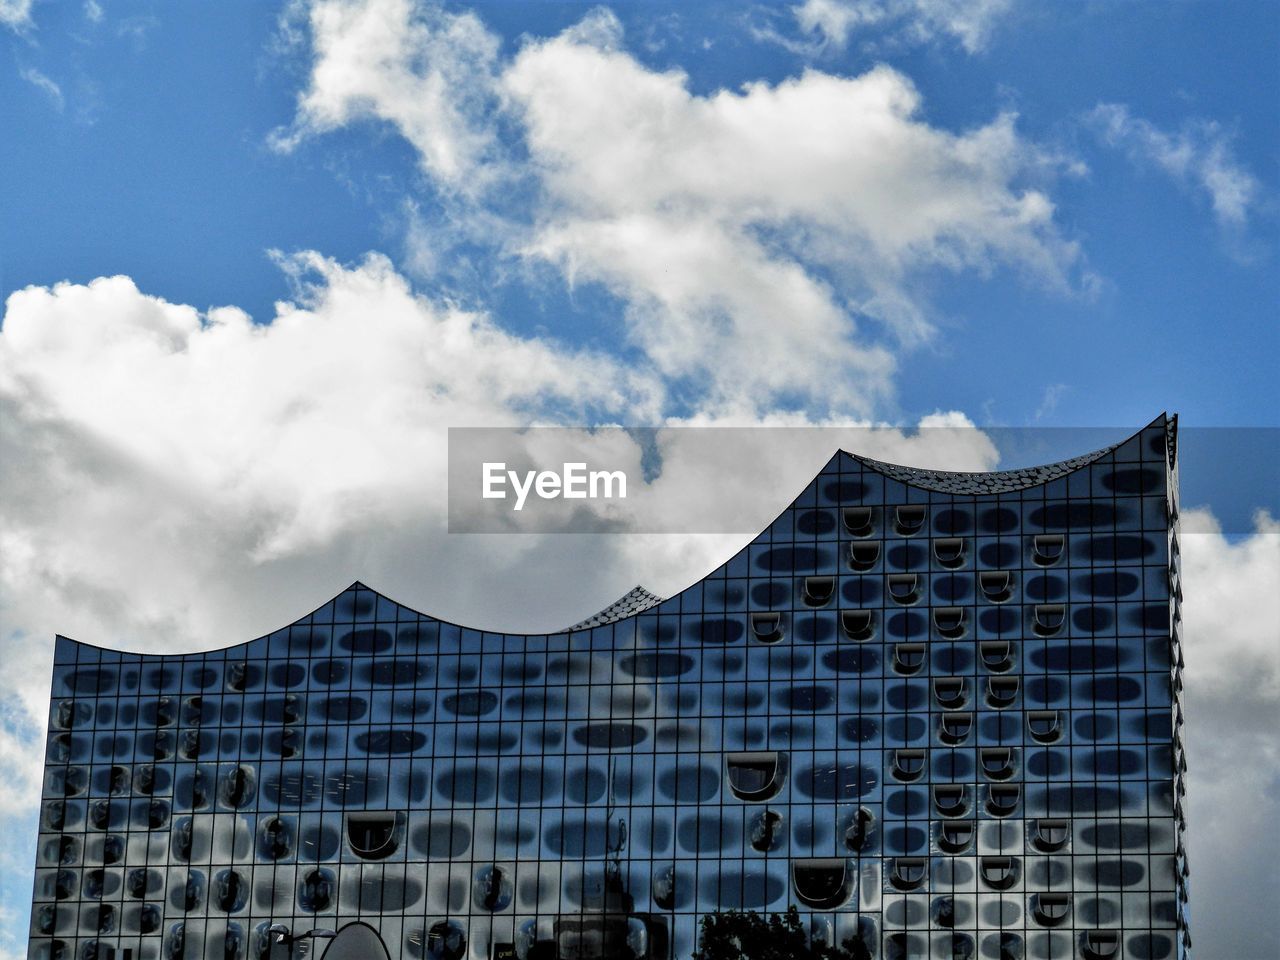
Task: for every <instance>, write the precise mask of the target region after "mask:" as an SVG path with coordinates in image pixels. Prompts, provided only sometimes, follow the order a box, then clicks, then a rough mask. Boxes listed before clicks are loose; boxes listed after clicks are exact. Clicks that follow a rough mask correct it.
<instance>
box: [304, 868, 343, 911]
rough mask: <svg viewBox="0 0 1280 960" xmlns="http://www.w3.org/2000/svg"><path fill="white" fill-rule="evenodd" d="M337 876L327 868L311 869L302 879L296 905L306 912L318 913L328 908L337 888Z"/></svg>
mask: <svg viewBox="0 0 1280 960" xmlns="http://www.w3.org/2000/svg"><path fill="white" fill-rule="evenodd" d="M337 884H338V881H337V878H336V877H334V875H333V873H332V872H331V871H329V870H322V869H317V870H312V871H311V872H310V873H308V874H307V875H306V876H305V877H303V879H302V889H301V890H300V891H299V896H298V906H300V907H301V908H302V909H303V910H305V911H307V912H308V913H319V912H321V911H324V910H328V909H329V904H331V903H333V894H334V891H335V890H336V889H337Z"/></svg>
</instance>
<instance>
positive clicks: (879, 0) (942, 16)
mask: <svg viewBox="0 0 1280 960" xmlns="http://www.w3.org/2000/svg"><path fill="white" fill-rule="evenodd" d="M1012 7H1013V0H805V2H804V3H802V4H799V5H797V6H793V7H791V8H790V13H791V15H792V18H793V19H794V21H795V26H796V28H797V29H798V31H799V36H798V37H797V36H795V35H794V34H792V33H790V32H789V31H787V30H785V29H782V28H779V27H778V26H772V25H771V26H764V27H756V28H755V30H754V32H755V34H756V36H757V38H759V39H762V40H770V41H773V42H776V43H780V44H781V45H783V46H785V47H787V48H788V49H790V50H791V51H792V52H794V53H799V54H807V55H810V56H817V55H820V54H823V53H828V52H838V51H841V50H844V49H845V48H846V47H848V46H849V45H850V43H853V42H855V41H863V40H865V41H867V42H868V43H875V42H881V43H893V44H902V43H910V44H929V43H940V42H950V43H958V44H959V45H960V46H961V47H962V48H963V49H964V50H965V51H966V52H967V53H971V54H973V53H979V52H981V51H982V50H983V49H985V48H986V46H987V45H988V43H989V42H990V40H991V36H992V34H993V33H994V31H995V29H996V26H997V24H998V23H999V21H1000V20H1001V19H1002V18H1004V17H1005V16H1006V15H1007V14H1008V13H1009V11H1010V9H1011V8H1012Z"/></svg>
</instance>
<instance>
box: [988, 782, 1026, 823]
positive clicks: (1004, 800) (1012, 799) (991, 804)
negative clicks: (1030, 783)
mask: <svg viewBox="0 0 1280 960" xmlns="http://www.w3.org/2000/svg"><path fill="white" fill-rule="evenodd" d="M1020 799H1022V789H1021V788H1020V787H1019V786H1018V785H1017V784H1016V783H993V784H992V785H991V786H989V787H988V788H987V812H988V813H990V814H991V815H992V816H993V817H1007V816H1009V815H1010V814H1011V813H1013V812H1014V811H1015V810H1017V809H1018V801H1019V800H1020Z"/></svg>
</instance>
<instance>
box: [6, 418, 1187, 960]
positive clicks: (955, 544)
mask: <svg viewBox="0 0 1280 960" xmlns="http://www.w3.org/2000/svg"><path fill="white" fill-rule="evenodd" d="M1175 439H1176V434H1175V421H1173V420H1166V418H1164V417H1161V418H1160V419H1158V420H1157V421H1155V422H1154V423H1153V424H1151V425H1150V426H1149V427H1147V428H1146V429H1144V430H1143V431H1142V432H1140V433H1139V434H1138V435H1136V436H1134V437H1132V438H1131V439H1129V440H1127V441H1125V442H1123V443H1121V444H1119V445H1117V446H1115V447H1113V448H1109V449H1107V450H1104V451H1101V452H1098V453H1095V454H1091V455H1088V456H1084V457H1079V458H1076V459H1075V460H1072V461H1067V462H1064V463H1061V464H1055V465H1051V466H1048V467H1042V468H1036V469H1031V470H1021V471H1013V472H1007V473H989V474H956V473H941V472H934V471H924V470H915V469H909V468H904V467H897V466H892V465H889V464H882V463H878V462H876V461H872V460H868V459H866V458H861V457H857V456H851V455H849V454H844V453H841V454H838V455H837V456H835V457H834V458H833V459H832V460H831V461H830V463H829V464H828V465H827V466H826V467H825V468H824V469H823V471H822V472H821V473H820V474H819V475H818V477H817V478H815V480H814V481H813V482H812V483H811V484H810V485H809V487H808V488H807V489H806V490H805V491H804V492H803V493H802V494H801V495H800V497H798V498H797V499H796V500H795V502H794V503H793V504H792V505H791V506H790V507H788V508H787V509H786V510H785V511H784V512H783V513H782V515H781V516H780V517H779V518H778V519H777V520H776V521H775V522H774V523H773V524H772V525H771V526H770V527H769V528H768V529H767V530H765V531H764V532H763V533H761V534H760V535H759V536H758V537H757V538H756V539H755V540H754V541H753V542H752V543H750V544H749V545H748V546H747V547H746V548H744V549H743V550H742V551H741V552H740V553H739V554H738V555H737V556H735V557H733V558H732V559H731V560H729V561H728V562H727V563H726V564H724V565H723V566H722V567H720V568H719V569H717V570H715V571H714V572H712V573H711V574H710V575H708V576H707V577H705V578H704V579H703V580H701V581H700V582H698V583H696V584H694V585H693V586H691V587H690V588H688V589H687V590H684V591H682V592H681V593H679V594H678V595H676V596H674V597H672V598H670V599H667V600H659V598H657V597H654V596H653V595H651V594H648V593H646V592H644V591H635V592H633V593H632V594H629V595H628V596H627V597H624V598H623V600H621V601H619V603H618V604H615V605H614V607H611V608H609V609H608V610H606V611H602V613H601V614H599V615H597V616H596V617H593V618H592V619H591V620H589V621H586V622H584V623H583V624H580V625H579V626H578V627H575V628H571V629H569V630H566V631H563V632H560V633H554V634H549V635H510V634H499V633H488V632H482V631H478V630H471V629H466V628H462V627H458V626H455V625H452V624H448V623H443V622H440V621H439V620H436V619H433V618H431V617H429V616H424V615H422V614H419V613H417V612H415V611H412V610H409V609H407V608H405V607H403V606H401V605H399V604H397V603H394V602H393V601H391V600H389V599H387V598H385V597H382V596H380V595H378V594H377V593H375V592H373V591H372V590H369V589H367V588H366V587H364V586H362V585H361V584H355V585H353V586H352V587H351V588H350V589H348V590H346V591H344V592H343V593H342V594H341V595H339V596H338V597H337V598H336V599H334V600H333V601H331V602H330V603H327V604H325V605H324V606H323V607H321V608H320V609H319V610H316V611H315V612H314V613H312V614H310V615H308V616H306V617H303V618H302V619H301V620H299V621H297V622H296V623H294V624H292V625H290V626H288V627H286V628H284V629H281V630H278V631H276V632H275V633H272V634H271V635H269V636H266V637H261V638H259V639H257V640H253V641H251V642H249V643H244V644H241V645H239V646H234V647H229V648H227V649H224V650H219V651H215V652H210V653H200V654H188V655H175V656H139V655H135V654H129V653H122V652H117V651H112V650H104V649H100V648H97V647H93V646H89V645H87V644H82V643H78V642H75V641H72V640H67V639H65V638H59V641H58V646H57V660H56V666H55V670H54V677H53V690H52V700H51V710H50V717H49V739H48V754H47V759H46V764H47V766H46V775H45V787H44V797H43V800H42V813H41V834H40V840H39V848H38V851H37V869H36V883H35V897H34V905H33V910H32V924H31V941H30V953H29V956H30V957H31V958H33V960H55V958H72V957H74V958H84V960H89V958H99V960H102V958H108V957H113V958H116V960H144V958H145V960H158V958H178V957H188V958H218V960H223V958H227V960H232V958H234V960H244V958H258V957H286V956H296V957H303V956H309V955H310V956H321V955H323V956H327V957H328V958H329V960H341V958H343V957H361V958H376V957H377V956H378V955H380V954H379V951H380V950H381V949H383V948H385V950H386V953H387V956H389V957H392V958H397V957H413V958H423V957H442V958H443V957H448V958H463V957H467V958H512V957H518V958H522V960H523V958H539V957H542V958H554V957H560V958H575V960H587V958H592V957H607V958H628V957H644V958H667V957H672V958H674V957H688V956H689V954H690V952H691V951H692V949H693V948H694V945H695V940H696V935H697V928H698V923H699V918H700V916H701V915H703V914H705V913H708V912H712V911H718V910H728V909H752V910H760V911H765V910H769V911H773V910H782V909H785V908H786V906H787V905H788V904H796V905H797V906H798V907H799V908H800V911H801V916H802V918H803V922H804V924H805V926H806V928H807V930H808V931H809V934H810V936H811V937H812V938H813V939H814V940H821V941H826V942H830V943H837V942H842V941H843V940H844V939H845V938H847V937H850V936H853V937H855V938H856V939H857V941H858V942H859V943H860V944H861V945H862V947H863V948H864V950H865V955H866V956H868V957H874V958H896V957H913V958H914V957H919V958H926V957H941V958H946V960H957V958H960V960H962V958H968V957H973V958H992V960H999V958H1027V960H1040V958H1052V960H1058V958H1080V957H1082V958H1090V960H1098V958H1110V957H1126V958H1132V960H1139V958H1153V960H1154V958H1166V957H1183V956H1186V955H1187V953H1188V950H1189V939H1188V938H1187V935H1186V889H1185V883H1186V880H1185V876H1186V868H1185V857H1184V854H1183V843H1182V837H1183V833H1182V810H1181V798H1182V792H1183V785H1182V783H1183V781H1182V776H1183V774H1182V771H1183V769H1184V764H1183V759H1182V746H1181V734H1180V725H1181V711H1180V707H1179V692H1180V690H1181V668H1182V656H1181V652H1180V642H1179V631H1180V624H1179V617H1178V596H1179V592H1180V588H1179V574H1178V544H1177V534H1176V524H1177V496H1176V490H1177V480H1176V477H1177V474H1176V466H1175V459H1176V458H1175ZM273 927H274V928H275V932H274V933H273V932H272V928H273ZM334 931H337V932H338V934H337V938H336V939H334V938H333V937H332V932H334Z"/></svg>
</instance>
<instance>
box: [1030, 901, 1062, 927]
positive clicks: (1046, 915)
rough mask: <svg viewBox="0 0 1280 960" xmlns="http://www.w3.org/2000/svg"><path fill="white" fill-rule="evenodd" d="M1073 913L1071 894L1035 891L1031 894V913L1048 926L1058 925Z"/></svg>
mask: <svg viewBox="0 0 1280 960" xmlns="http://www.w3.org/2000/svg"><path fill="white" fill-rule="evenodd" d="M1069 913H1071V895H1070V894H1066V893H1034V894H1032V895H1031V915H1032V916H1033V917H1035V918H1036V922H1037V923H1039V924H1041V925H1042V926H1046V927H1056V926H1058V925H1059V924H1061V923H1062V922H1063V921H1064V920H1066V919H1067V915H1068V914H1069Z"/></svg>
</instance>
